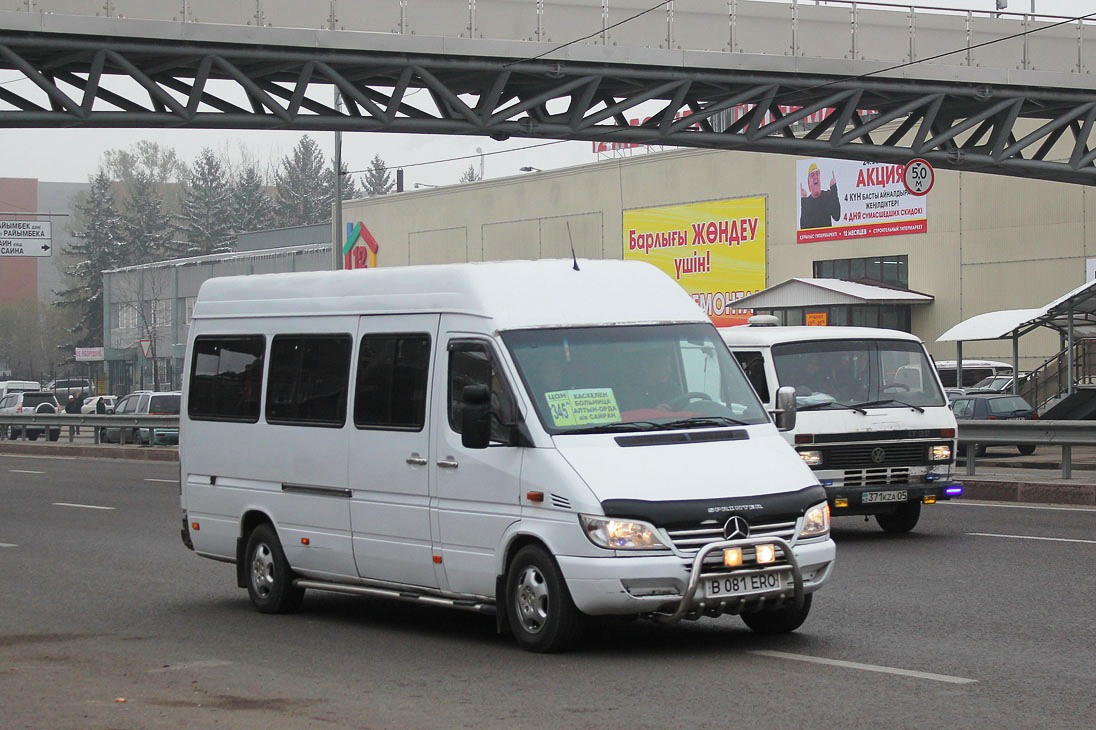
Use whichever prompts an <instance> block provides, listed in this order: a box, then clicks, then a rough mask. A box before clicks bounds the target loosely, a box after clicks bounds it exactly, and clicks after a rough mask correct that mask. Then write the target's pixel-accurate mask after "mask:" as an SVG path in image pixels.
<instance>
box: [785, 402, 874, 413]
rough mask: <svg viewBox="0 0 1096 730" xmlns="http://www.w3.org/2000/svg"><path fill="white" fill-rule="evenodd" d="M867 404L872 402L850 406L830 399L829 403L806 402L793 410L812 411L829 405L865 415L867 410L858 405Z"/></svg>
mask: <svg viewBox="0 0 1096 730" xmlns="http://www.w3.org/2000/svg"><path fill="white" fill-rule="evenodd" d="M867 405H872V404H871V403H861V404H860V405H855V406H850V405H847V404H845V403H839V402H838V401H835V400H834V401H830V402H829V403H808V404H807V405H805V406H798V407H796V409H795V410H797V411H813V410H814V409H816V408H829V407H830V406H837V407H838V408H848V409H849V410H850V411H856V412H857V413H860V414H863V415H865V416H866V415H868V412H867V411H865V410H864V409H863V408H861V407H860V406H867Z"/></svg>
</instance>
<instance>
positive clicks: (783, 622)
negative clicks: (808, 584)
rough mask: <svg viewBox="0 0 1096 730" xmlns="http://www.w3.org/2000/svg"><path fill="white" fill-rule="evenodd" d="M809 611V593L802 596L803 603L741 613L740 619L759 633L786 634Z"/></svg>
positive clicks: (802, 620)
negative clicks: (799, 605)
mask: <svg viewBox="0 0 1096 730" xmlns="http://www.w3.org/2000/svg"><path fill="white" fill-rule="evenodd" d="M810 612H811V594H810V593H808V594H807V595H805V596H803V605H802V606H801V607H800V608H796V607H795V605H794V604H793V605H791V606H788V607H786V608H779V609H777V610H775V611H759V612H758V613H744V614H742V621H743V623H745V624H746V625H747V626H749V627H750V628H751V629H752V630H753V631H756V632H757V633H759V634H786V633H788V632H791V631H795V630H796V629H798V628H799V627H800V626H802V625H803V622H804V621H806V620H807V614H809V613H810Z"/></svg>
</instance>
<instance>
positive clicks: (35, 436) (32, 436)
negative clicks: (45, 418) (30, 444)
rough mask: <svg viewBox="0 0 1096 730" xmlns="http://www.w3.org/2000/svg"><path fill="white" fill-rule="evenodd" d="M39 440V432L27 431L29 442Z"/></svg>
mask: <svg viewBox="0 0 1096 730" xmlns="http://www.w3.org/2000/svg"><path fill="white" fill-rule="evenodd" d="M37 440H38V432H37V431H27V441H37Z"/></svg>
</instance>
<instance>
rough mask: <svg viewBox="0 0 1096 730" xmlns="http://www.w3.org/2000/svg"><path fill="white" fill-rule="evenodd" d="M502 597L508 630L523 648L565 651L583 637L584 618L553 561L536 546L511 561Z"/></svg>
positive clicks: (544, 651) (525, 549) (530, 547)
mask: <svg viewBox="0 0 1096 730" xmlns="http://www.w3.org/2000/svg"><path fill="white" fill-rule="evenodd" d="M505 600H506V613H507V614H508V617H509V622H510V632H511V633H512V634H513V635H514V638H515V639H516V640H517V642H518V645H519V646H520V647H521V648H522V649H525V650H527V651H535V652H543V653H547V652H557V651H565V650H567V649H570V648H572V647H574V646H575V645H576V644H577V643H578V642H579V640H580V639H581V638H582V630H583V624H584V623H585V621H584V617H583V615H582V614H581V613H580V612H579V610H578V609H577V608H575V604H574V601H572V600H571V593H570V591H568V590H567V583H566V581H564V580H563V575H562V574H561V573H560V570H559V567H558V566H557V565H556V561H555V560H553V559H552V557H551V556H550V555H548V553H546V552H545V551H544V550H543V549H542V548H540V547H538V546H536V545H526V546H525V547H523V548H522V549H521V550H518V553H517V555H515V556H514V559H513V561H511V563H510V569H509V570H508V571H507V573H506V598H505Z"/></svg>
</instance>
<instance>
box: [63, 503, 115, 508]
mask: <svg viewBox="0 0 1096 730" xmlns="http://www.w3.org/2000/svg"><path fill="white" fill-rule="evenodd" d="M53 506H54V507H79V508H80V509H116V508H115V507H101V506H99V505H97V504H73V503H72V502H54V503H53Z"/></svg>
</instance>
